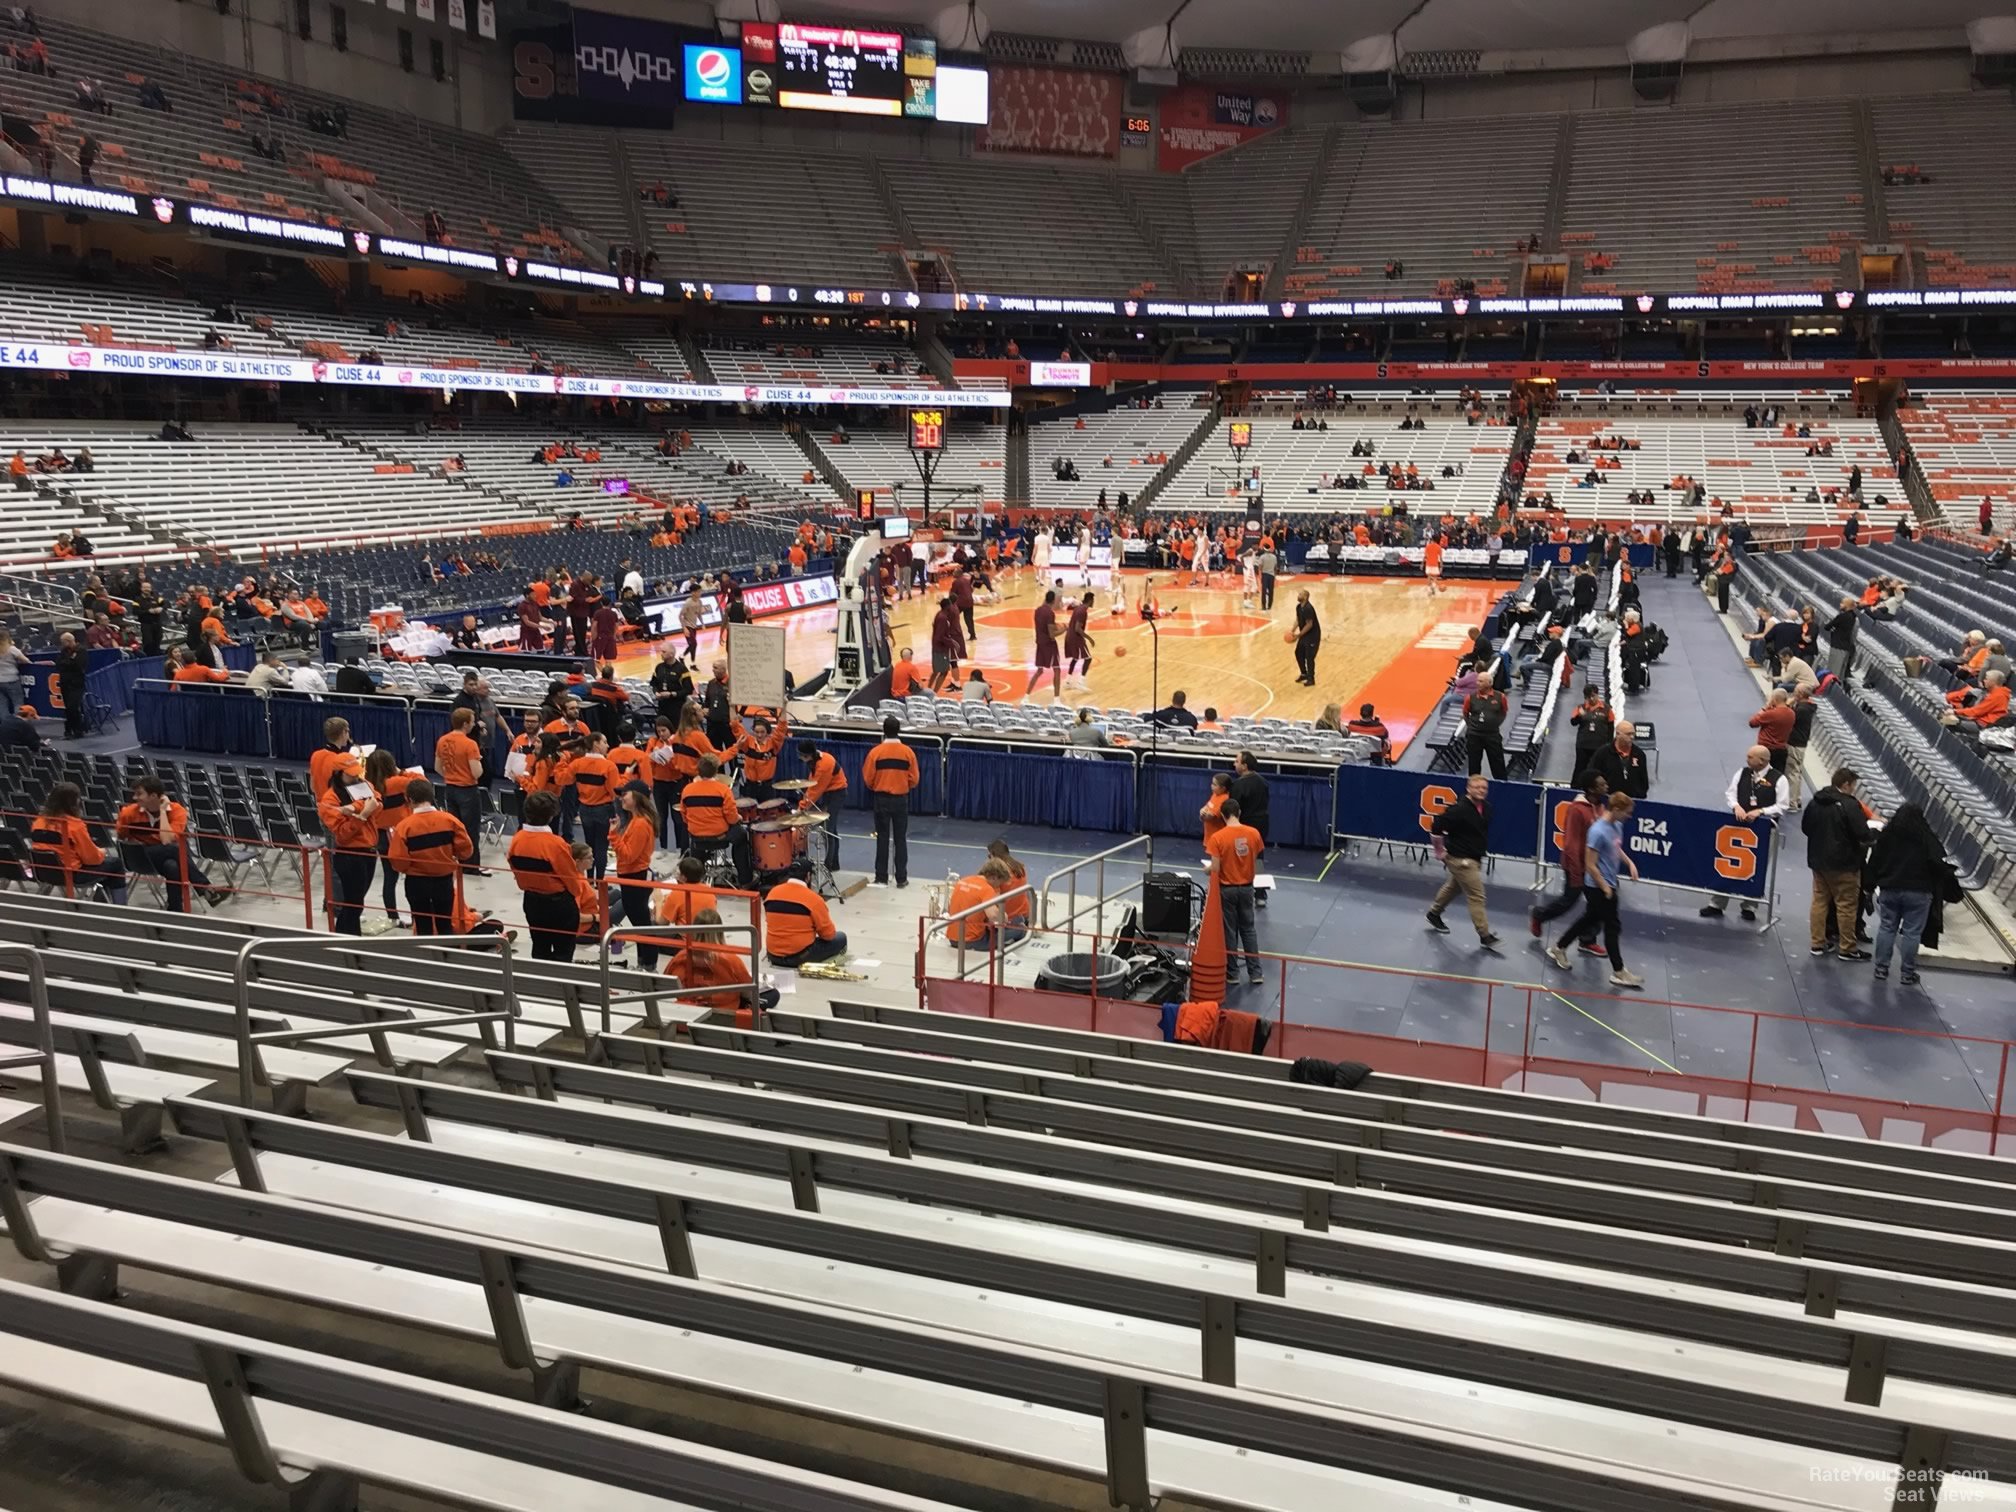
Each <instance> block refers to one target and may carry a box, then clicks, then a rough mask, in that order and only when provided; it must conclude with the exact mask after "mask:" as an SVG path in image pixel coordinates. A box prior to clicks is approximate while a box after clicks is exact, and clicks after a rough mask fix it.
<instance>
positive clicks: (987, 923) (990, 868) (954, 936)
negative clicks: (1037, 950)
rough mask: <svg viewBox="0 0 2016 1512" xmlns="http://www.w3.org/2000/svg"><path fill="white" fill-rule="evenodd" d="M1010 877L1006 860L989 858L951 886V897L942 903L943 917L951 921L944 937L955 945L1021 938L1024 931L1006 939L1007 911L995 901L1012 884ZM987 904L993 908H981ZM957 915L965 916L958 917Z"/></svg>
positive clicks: (989, 942) (982, 943) (1011, 875)
mask: <svg viewBox="0 0 2016 1512" xmlns="http://www.w3.org/2000/svg"><path fill="white" fill-rule="evenodd" d="M1013 876H1014V872H1013V871H1012V870H1010V868H1009V866H1008V863H1007V862H1006V861H1003V860H1002V859H1001V858H1000V857H999V856H992V855H990V856H989V857H988V858H987V859H986V860H985V861H982V862H981V863H980V870H979V871H978V872H976V873H974V874H973V875H972V876H970V877H961V878H960V879H959V880H958V881H957V882H955V883H953V884H952V893H951V896H950V897H948V898H947V899H946V900H945V917H946V918H948V919H950V920H951V921H952V922H951V923H949V924H947V925H946V926H945V938H946V939H948V940H950V941H951V942H952V943H953V944H955V945H957V944H959V943H960V942H961V941H964V942H965V943H966V944H967V945H992V944H993V943H994V942H995V941H996V940H997V939H998V940H999V942H1000V943H1001V944H1003V945H1009V944H1012V943H1014V941H1015V940H1019V939H1020V938H1022V935H1023V934H1024V933H1026V931H1023V930H1017V931H1016V932H1015V933H1014V935H1013V937H1012V938H1011V937H1010V935H1009V930H1008V911H1007V908H1006V907H1005V906H1003V905H1001V904H999V903H996V902H995V900H996V899H998V898H999V897H1000V896H1001V894H1002V893H1004V892H1006V891H1007V890H1008V889H1009V888H1010V887H1011V886H1013V885H1014V884H1013V883H1012V881H1011V880H1010V879H1011V878H1012V877H1013ZM989 904H991V905H993V906H991V907H988V906H983V905H989ZM969 910H972V912H969ZM961 914H965V915H966V917H965V918H960V917H958V916H959V915H961Z"/></svg>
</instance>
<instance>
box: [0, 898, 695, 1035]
mask: <svg viewBox="0 0 2016 1512" xmlns="http://www.w3.org/2000/svg"><path fill="white" fill-rule="evenodd" d="M17 924H18V925H21V926H28V927H33V928H36V929H43V928H47V929H66V928H67V929H79V928H81V929H86V930H89V931H91V932H93V933H96V934H99V935H101V936H104V937H108V938H117V939H119V940H120V941H121V942H122V944H121V946H120V947H119V948H120V950H121V951H122V952H124V951H125V950H126V949H127V947H126V946H125V945H124V943H123V942H125V941H129V940H133V941H146V942H151V943H153V944H158V945H172V946H186V947H193V948H198V949H206V950H215V951H220V952H222V956H221V957H216V958H213V959H221V960H224V961H226V962H228V961H229V960H231V959H234V958H235V956H236V953H237V950H238V949H239V947H240V946H242V945H243V944H244V943H245V942H246V941H247V940H248V939H271V940H282V939H292V940H313V941H315V942H317V945H316V953H315V958H314V959H313V960H303V959H299V958H292V959H290V958H288V957H285V956H281V957H255V958H254V961H255V966H256V968H257V975H258V979H259V980H260V981H272V982H276V983H289V984H294V985H297V986H300V987H306V988H314V989H321V988H323V987H324V986H325V982H326V981H328V980H343V979H340V978H336V979H331V978H330V972H331V971H332V970H334V971H338V972H352V973H356V974H357V975H356V976H355V977H353V978H350V979H348V982H349V983H354V984H356V985H357V986H359V987H361V985H362V984H363V983H364V982H365V981H367V980H373V979H379V978H383V979H385V980H387V981H388V982H390V983H394V984H397V985H398V987H399V989H400V990H404V989H405V988H407V987H410V986H412V985H413V984H415V983H416V982H417V983H418V985H419V986H420V987H422V988H426V989H430V990H429V994H428V996H426V997H424V998H421V999H418V1001H419V1002H421V1003H424V1004H426V1005H429V1006H433V1007H448V1008H453V1007H456V1006H467V1004H468V1003H469V1002H471V1001H472V1000H473V999H471V998H469V997H466V996H451V997H450V998H447V999H445V1000H444V999H443V998H441V997H437V996H435V995H434V992H433V990H432V989H436V988H439V989H446V988H454V989H456V990H457V992H458V993H462V994H469V993H474V994H481V993H484V992H494V991H496V990H497V987H498V968H497V965H496V962H495V959H494V957H488V956H472V955H470V954H469V952H468V951H467V950H465V949H462V948H460V947H457V946H453V945H444V946H442V947H441V948H440V949H439V951H438V952H437V951H428V950H406V951H402V952H401V953H400V954H399V955H398V956H397V957H396V958H395V957H392V956H390V955H388V954H387V953H386V952H385V951H382V950H379V951H374V950H373V949H372V948H371V946H370V945H369V944H368V943H362V942H360V943H358V944H356V945H354V946H351V945H346V944H345V943H344V942H343V941H342V939H341V938H340V937H339V936H335V935H330V934H324V933H319V932H314V931H309V930H304V929H296V928H291V927H289V926H286V925H274V924H265V923H259V922H255V921H250V920H244V919H237V918H234V917H232V916H231V915H229V914H193V913H192V914H177V913H168V912H155V911H152V910H147V909H137V908H130V907H121V906H119V905H117V904H110V903H102V904H101V903H93V902H90V901H88V900H85V899H77V898H64V897H60V896H56V895H54V894H49V895H42V894H30V893H21V892H0V938H22V939H24V940H26V941H27V943H31V944H34V943H40V940H39V939H38V938H34V937H29V936H27V935H18V936H17V935H13V934H9V933H7V932H6V931H7V930H8V929H10V928H11V927H13V926H15V925H17ZM46 938H48V939H49V941H50V943H51V944H52V945H53V944H55V943H56V937H55V936H48V937H46ZM100 948H105V947H104V946H102V945H101V946H100ZM159 959H160V960H161V961H162V962H163V964H172V961H171V958H170V957H169V956H167V955H163V956H161V957H159ZM219 969H222V970H226V971H228V970H229V969H230V967H229V965H228V964H227V965H224V966H222V967H220V968H219ZM611 980H612V984H613V986H614V987H615V989H616V990H617V991H619V992H625V993H629V992H639V991H642V990H643V989H644V988H646V987H649V986H651V985H654V984H655V983H657V982H658V978H657V977H656V976H654V975H651V974H648V973H645V972H639V971H615V972H612V975H611ZM511 981H512V986H513V988H514V989H515V990H516V992H517V994H518V998H519V1004H520V1008H521V1011H522V1014H523V1017H524V1018H525V1019H526V1020H527V1021H529V1022H531V1023H533V1024H544V1025H548V1026H553V1025H558V1026H562V1027H565V1028H567V1029H569V1030H571V1031H572V1032H573V1033H574V1034H575V1035H576V1036H577V1037H585V1036H586V1034H587V1033H588V1032H589V1030H590V1028H591V1027H599V1024H600V1013H601V1010H600V1004H601V1001H602V982H601V977H600V975H599V973H598V972H597V970H596V968H595V967H594V966H592V965H575V964H573V963H572V962H546V961H531V960H525V959H522V958H521V959H514V960H513V961H512V963H511ZM491 1001H492V1003H493V1005H494V1000H491ZM584 1013H586V1014H588V1015H590V1016H592V1017H593V1018H594V1020H595V1024H594V1025H593V1026H591V1025H590V1024H589V1023H588V1021H587V1019H586V1018H584ZM638 1018H639V1015H638V1014H636V1013H635V1012H634V1011H633V1012H629V1013H627V1014H626V1013H622V1012H619V1013H617V1014H616V1015H615V1017H614V1022H613V1023H612V1028H613V1029H616V1030H619V1031H620V1030H622V1029H625V1028H629V1027H632V1026H634V1024H635V1023H636V1022H637V1021H638Z"/></svg>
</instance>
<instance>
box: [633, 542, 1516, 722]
mask: <svg viewBox="0 0 2016 1512" xmlns="http://www.w3.org/2000/svg"><path fill="white" fill-rule="evenodd" d="M1125 576H1126V591H1127V602H1128V606H1129V607H1128V611H1127V614H1126V615H1125V616H1124V617H1122V618H1115V617H1114V616H1113V615H1112V614H1111V612H1110V605H1111V600H1112V594H1111V590H1110V587H1109V586H1108V585H1107V583H1106V582H1105V581H1104V579H1103V575H1101V576H1100V578H1099V579H1097V580H1095V582H1094V584H1093V586H1092V587H1091V588H1090V589H1089V590H1087V589H1086V588H1084V587H1082V586H1080V585H1079V584H1078V583H1077V582H1076V580H1075V579H1074V580H1072V581H1071V582H1069V583H1068V584H1067V585H1066V587H1064V588H1062V589H1060V590H1059V603H1060V605H1062V604H1065V603H1068V602H1069V601H1070V600H1071V599H1073V598H1076V597H1077V596H1078V595H1080V594H1082V593H1084V592H1087V591H1090V592H1091V593H1092V594H1093V595H1094V599H1093V613H1092V619H1091V623H1090V629H1091V633H1092V641H1093V659H1092V669H1091V673H1090V676H1089V678H1088V682H1089V684H1090V688H1089V691H1086V692H1076V691H1067V692H1066V693H1065V694H1064V696H1063V699H1062V702H1064V703H1066V704H1068V705H1070V706H1072V707H1077V706H1079V705H1082V704H1094V705H1097V706H1098V707H1101V708H1109V707H1110V708H1134V709H1148V708H1151V707H1154V706H1155V705H1156V703H1157V701H1158V694H1159V701H1160V702H1162V703H1166V702H1167V701H1168V696H1169V694H1170V693H1171V692H1172V691H1173V690H1175V689H1178V688H1181V689H1183V690H1184V692H1185V693H1186V694H1187V695H1188V697H1189V706H1190V708H1191V709H1192V710H1193V711H1195V712H1196V713H1198V714H1199V715H1202V714H1203V712H1204V710H1205V709H1206V708H1207V707H1215V708H1216V709H1217V710H1218V712H1219V713H1220V714H1221V715H1225V716H1231V715H1268V716H1271V717H1274V718H1279V719H1313V718H1314V717H1315V716H1316V715H1317V714H1319V713H1321V712H1322V710H1323V707H1324V706H1325V705H1326V704H1331V703H1335V704H1339V705H1341V706H1342V707H1343V709H1344V711H1345V714H1346V716H1347V717H1348V716H1349V715H1350V714H1352V713H1353V712H1355V711H1356V709H1357V707H1358V705H1359V704H1361V703H1364V702H1367V701H1370V702H1372V703H1373V704H1375V705H1376V706H1377V708H1378V710H1379V714H1380V717H1381V718H1383V719H1384V720H1385V721H1386V723H1387V725H1388V726H1389V727H1390V728H1391V730H1392V732H1393V735H1394V738H1395V741H1396V744H1397V743H1401V742H1404V741H1405V740H1406V739H1407V738H1408V737H1410V736H1411V735H1412V734H1413V732H1414V729H1415V728H1416V727H1417V726H1418V725H1419V724H1420V723H1421V721H1422V720H1423V719H1425V718H1426V717H1427V716H1428V715H1429V714H1430V713H1431V712H1432V711H1433V710H1434V707H1435V704H1436V701H1437V700H1438V699H1439V698H1440V697H1441V695H1442V692H1443V690H1444V689H1445V688H1446V687H1447V685H1448V681H1449V677H1450V673H1451V668H1452V663H1453V662H1454V660H1455V657H1456V654H1457V652H1459V651H1460V650H1462V648H1463V647H1464V645H1465V644H1467V642H1468V638H1469V632H1470V631H1471V630H1473V629H1474V628H1475V627H1476V626H1477V625H1478V624H1479V623H1480V622H1481V621H1482V620H1483V617H1484V616H1485V615H1486V614H1487V613H1488V612H1489V610H1490V607H1491V605H1492V604H1493V603H1495V602H1496V601H1497V598H1498V596H1499V595H1500V594H1501V593H1503V592H1504V585H1503V584H1488V583H1477V584H1469V583H1451V584H1445V585H1443V591H1442V592H1441V593H1440V594H1439V595H1437V596H1434V597H1431V596H1430V595H1429V593H1428V588H1427V585H1426V583H1424V582H1423V581H1421V580H1420V579H1406V578H1352V577H1344V578H1337V577H1312V578H1303V579H1296V578H1288V577H1284V578H1282V579H1280V581H1279V583H1278V584H1277V587H1276V594H1275V601H1274V608H1273V611H1272V612H1271V613H1262V612H1261V611H1260V610H1259V608H1258V606H1257V604H1248V603H1246V602H1244V601H1242V598H1241V592H1240V584H1239V581H1238V579H1237V578H1236V577H1222V578H1217V579H1214V580H1212V582H1211V583H1209V584H1207V585H1205V586H1202V587H1198V588H1185V587H1180V586H1173V585H1174V584H1175V583H1176V581H1177V580H1176V579H1173V578H1172V577H1171V576H1170V575H1169V574H1167V573H1158V574H1155V575H1154V577H1155V593H1156V596H1157V599H1158V601H1159V602H1160V604H1161V606H1162V609H1163V610H1164V616H1165V617H1164V618H1163V619H1162V620H1161V621H1160V622H1159V626H1160V631H1159V633H1160V640H1161V665H1160V677H1159V680H1158V679H1157V677H1156V674H1155V667H1156V659H1155V655H1154V651H1155V639H1156V632H1155V631H1152V630H1151V629H1150V628H1149V627H1148V626H1147V625H1145V624H1143V623H1142V621H1141V618H1140V615H1139V613H1138V612H1137V611H1138V608H1139V605H1140V602H1141V597H1142V593H1143V590H1144V588H1145V586H1146V581H1145V580H1146V578H1147V577H1148V574H1146V573H1141V572H1129V573H1127V574H1126V575H1125ZM1305 587H1306V588H1308V589H1309V591H1310V600H1311V602H1312V603H1314V604H1315V606H1316V613H1317V616H1318V618H1319V619H1320V620H1321V622H1322V626H1323V649H1322V652H1321V654H1320V655H1319V657H1318V658H1317V663H1316V676H1317V685H1316V686H1315V687H1314V688H1305V687H1300V686H1298V685H1297V684H1296V682H1295V658H1294V654H1293V652H1292V651H1291V649H1290V648H1289V646H1288V645H1287V644H1286V643H1285V641H1284V636H1285V635H1286V634H1287V632H1288V630H1289V628H1290V627H1291V626H1292V625H1293V624H1294V619H1295V612H1294V605H1295V594H1296V591H1297V590H1298V589H1300V588H1305ZM1041 599H1042V593H1041V591H1040V589H1039V586H1038V584H1037V582H1036V578H1035V575H1034V573H1033V572H1029V571H1024V572H1022V573H1021V574H1020V575H1019V576H1018V577H1016V578H1013V579H1010V580H1008V581H1007V582H1005V583H1004V584H1003V592H1002V595H1001V601H1000V602H999V603H996V604H980V605H978V606H976V608H975V610H974V619H975V622H976V624H977V626H978V630H979V633H978V635H977V636H975V637H973V638H971V640H970V643H969V647H968V650H969V653H970V660H969V661H968V662H966V663H965V664H964V665H963V666H962V667H961V676H962V679H963V678H964V676H965V675H967V674H969V673H970V672H971V669H972V668H973V667H975V666H978V667H980V668H982V669H984V670H985V671H986V673H987V680H988V682H989V684H990V685H991V686H992V688H993V690H994V696H995V698H996V699H998V700H1001V701H1004V702H1020V701H1021V700H1022V699H1023V697H1024V696H1025V689H1026V688H1027V685H1028V681H1029V674H1030V670H1031V661H1032V658H1033V655H1034V644H1035V627H1034V624H1035V611H1036V606H1037V604H1038V603H1040V602H1041ZM936 605H937V601H936V599H935V598H930V599H926V598H920V597H916V596H913V597H911V598H909V599H907V600H903V601H901V602H899V603H897V604H896V605H895V606H894V609H893V612H892V614H891V616H890V624H891V632H892V638H893V640H894V644H895V649H896V651H897V652H898V653H899V654H900V653H901V651H902V648H903V647H904V646H906V645H908V646H912V647H914V648H915V650H916V653H917V660H918V664H919V665H920V666H923V667H927V668H928V667H929V665H930V643H931V636H930V622H931V617H932V615H933V614H934V613H935V612H936ZM835 616H836V611H835V610H833V609H830V608H822V609H807V610H803V611H800V612H799V613H797V614H793V615H788V616H784V617H781V618H780V619H776V620H770V621H766V623H769V624H781V625H782V626H783V627H784V630H785V634H786V637H787V639H786V652H785V658H786V663H787V665H789V667H790V668H791V671H792V675H793V676H795V677H798V678H800V679H803V678H806V677H810V676H811V675H813V674H814V673H816V672H818V671H819V670H821V669H822V668H824V667H826V666H827V665H829V664H830V663H831V661H832V655H833V624H834V619H835ZM1062 618H1063V617H1062V614H1061V612H1060V615H1059V624H1060V628H1061V624H1062ZM719 646H720V639H719V636H718V633H716V632H709V633H707V634H704V635H703V636H702V637H701V642H700V658H701V661H702V662H703V664H704V663H706V662H709V661H711V660H712V658H713V657H714V656H716V655H718V654H719ZM649 662H650V657H649V656H647V655H645V654H642V653H633V654H632V655H630V656H628V657H626V658H625V659H624V670H625V671H626V672H630V673H636V674H638V675H646V674H647V673H648V668H649ZM1027 696H1029V697H1031V698H1033V700H1034V701H1036V702H1050V701H1051V700H1052V697H1053V695H1052V694H1051V692H1050V687H1049V683H1048V682H1047V681H1046V682H1045V683H1044V685H1043V686H1042V687H1041V688H1040V689H1039V690H1037V691H1036V692H1035V693H1034V694H1031V695H1027Z"/></svg>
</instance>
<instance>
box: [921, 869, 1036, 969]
mask: <svg viewBox="0 0 2016 1512" xmlns="http://www.w3.org/2000/svg"><path fill="white" fill-rule="evenodd" d="M1010 898H1027V899H1029V900H1030V904H1031V906H1032V907H1033V906H1034V904H1035V899H1036V889H1035V888H1033V887H1031V886H1030V885H1029V884H1028V883H1027V882H1024V883H1022V884H1021V885H1020V886H1018V887H1011V888H1009V889H1008V891H1006V892H1003V893H996V894H995V895H994V896H993V897H991V898H988V899H986V900H985V901H984V902H980V903H975V904H974V905H973V906H972V907H970V908H962V909H960V910H959V912H957V913H954V914H946V915H945V916H944V917H943V918H942V919H938V920H935V921H931V920H923V921H920V922H921V923H923V924H924V925H925V927H926V928H927V930H928V928H929V927H930V926H931V925H932V924H933V923H935V924H936V925H938V926H940V927H943V928H944V930H945V937H946V939H948V940H951V939H952V926H953V925H954V924H957V923H960V922H961V921H962V920H965V919H970V918H972V917H973V916H974V915H975V914H983V913H986V912H987V911H988V910H989V909H990V908H1000V907H1002V906H1003V905H1004V904H1005V903H1007V901H1008V900H1009V899H1010ZM945 901H946V903H947V904H950V903H951V901H952V899H951V897H950V896H949V895H948V896H947V897H946V899H945ZM1002 917H1003V918H1004V919H1005V918H1006V917H1007V915H1006V914H1005V913H1004V914H1003V915H1002ZM952 943H953V944H955V945H957V946H958V948H959V980H960V981H962V982H963V981H965V980H966V932H965V931H964V930H963V929H962V930H961V931H960V932H959V938H958V939H957V940H953V941H952ZM1000 958H1001V952H1000V951H998V950H996V949H995V948H994V946H993V944H992V943H991V942H990V943H989V945H988V947H987V961H988V966H989V976H990V977H991V976H992V967H993V963H994V962H996V961H998V960H999V959H1000ZM918 959H919V961H920V962H921V961H922V959H923V958H922V956H921V955H920V956H919V958H918Z"/></svg>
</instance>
